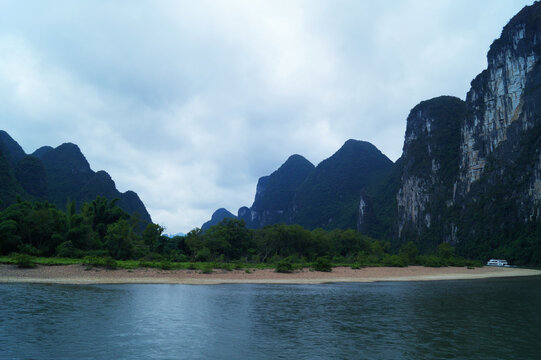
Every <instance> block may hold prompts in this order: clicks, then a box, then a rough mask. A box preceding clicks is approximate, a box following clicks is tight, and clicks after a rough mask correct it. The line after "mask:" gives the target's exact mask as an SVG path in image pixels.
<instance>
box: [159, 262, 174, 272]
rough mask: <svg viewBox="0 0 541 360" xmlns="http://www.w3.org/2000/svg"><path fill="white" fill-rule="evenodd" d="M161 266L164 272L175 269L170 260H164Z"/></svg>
mask: <svg viewBox="0 0 541 360" xmlns="http://www.w3.org/2000/svg"><path fill="white" fill-rule="evenodd" d="M159 266H160V269H162V270H171V269H172V268H173V264H171V262H170V261H169V260H162V261H161V262H160V265H159Z"/></svg>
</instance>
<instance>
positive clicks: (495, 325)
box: [0, 277, 541, 359]
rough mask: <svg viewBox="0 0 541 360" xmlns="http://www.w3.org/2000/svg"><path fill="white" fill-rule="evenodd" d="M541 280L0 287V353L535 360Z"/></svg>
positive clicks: (100, 356)
mask: <svg viewBox="0 0 541 360" xmlns="http://www.w3.org/2000/svg"><path fill="white" fill-rule="evenodd" d="M540 305H541V277H528V278H516V279H490V280H475V281H445V282H409V283H407V282H397V283H372V284H325V285H217V286H216V285H214V286H190V285H93V286H71V285H38V284H0V358H1V359H10V358H14V359H19V358H20V359H75V358H78V359H133V358H141V359H254V358H258V359H280V358H283V359H291V358H294V359H451V358H452V359H538V358H539V354H541V344H540V341H539V338H540V336H539V335H541V309H540Z"/></svg>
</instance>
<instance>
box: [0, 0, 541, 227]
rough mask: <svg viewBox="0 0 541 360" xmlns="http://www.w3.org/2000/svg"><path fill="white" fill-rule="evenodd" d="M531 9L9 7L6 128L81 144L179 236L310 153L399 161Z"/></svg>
mask: <svg viewBox="0 0 541 360" xmlns="http://www.w3.org/2000/svg"><path fill="white" fill-rule="evenodd" d="M530 3H532V1H520V0H513V1H509V0H484V1H483V0H477V1H471V0H448V1H445V0H441V1H435V0H428V1H420V0H411V1H409V0H403V1H400V0H397V1H385V2H383V1H382V2H376V1H358V0H352V1H347V0H336V1H335V0H328V1H318V0H306V1H292V0H286V1H270V0H269V1H255V0H246V1H232V0H227V1H201V0H197V1H131V0H130V1H95V0H92V1H72V0H66V1H41V0H40V1H1V0H0V129H3V130H6V131H7V132H8V133H9V134H10V135H11V136H12V137H13V138H14V139H15V140H16V141H18V142H19V144H21V146H22V147H23V148H24V150H25V151H26V152H27V153H31V152H33V151H34V150H35V149H37V148H39V147H41V146H42V145H51V146H54V147H56V146H58V145H60V144H62V143H64V142H73V143H76V144H78V145H79V147H80V148H81V150H82V152H83V153H84V154H85V156H86V158H87V159H88V161H89V163H90V165H91V167H92V168H93V169H94V170H95V171H98V170H105V171H107V172H108V173H109V174H110V175H111V176H112V178H113V179H114V180H115V182H116V185H117V188H118V189H119V190H120V191H122V192H124V191H126V190H134V191H136V192H137V193H138V194H139V196H140V197H141V199H142V201H143V202H144V203H145V205H146V207H147V209H148V211H149V212H150V214H151V216H152V219H153V220H154V222H157V223H159V224H161V225H163V226H165V227H166V229H167V230H166V232H168V233H176V232H188V231H189V230H191V229H192V228H194V227H199V226H201V224H202V223H203V222H204V221H206V220H208V219H209V218H210V216H211V214H212V212H213V211H214V210H215V209H217V208H220V207H225V208H227V209H228V210H230V211H232V212H233V213H236V211H237V209H238V208H239V207H240V206H243V205H247V206H250V205H251V204H252V202H253V197H254V194H255V186H256V183H257V179H258V178H259V177H260V176H263V175H268V174H270V173H271V172H272V171H274V170H275V169H277V168H278V167H279V166H280V165H281V164H282V163H283V162H284V161H285V160H286V159H287V158H288V156H289V155H291V154H294V153H297V154H301V155H303V156H305V157H306V158H307V159H308V160H310V161H311V162H312V163H314V164H315V165H317V164H318V163H319V162H320V161H322V160H324V159H325V158H327V157H329V156H331V155H332V154H333V153H334V152H335V151H336V150H338V148H339V147H340V146H341V145H342V144H343V143H344V142H345V141H346V140H347V139H350V138H354V139H359V140H365V141H369V142H371V143H373V144H374V145H375V146H377V147H378V148H379V149H380V150H381V151H382V152H383V153H384V154H386V155H387V156H388V157H389V158H390V159H391V160H393V161H395V160H396V159H397V158H398V157H399V156H400V154H401V151H402V144H403V138H404V131H405V127H406V117H407V115H408V113H409V110H410V109H411V108H412V107H413V106H415V105H416V104H417V103H419V102H420V101H422V100H426V99H430V98H432V97H435V96H439V95H454V96H457V97H460V98H462V99H464V98H465V95H466V92H467V91H468V89H469V86H470V85H469V84H470V81H471V80H472V79H473V77H474V76H475V75H477V74H478V73H479V72H481V71H482V70H483V69H484V68H485V67H486V52H487V50H488V48H489V46H490V44H491V42H492V41H493V40H494V39H495V38H497V37H499V35H500V32H501V29H502V27H503V26H504V25H505V24H506V23H507V21H509V19H510V18H511V17H512V16H513V15H514V14H515V13H516V12H518V11H519V10H520V9H521V8H522V7H523V6H524V5H527V4H530Z"/></svg>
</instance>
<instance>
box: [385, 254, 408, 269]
mask: <svg viewBox="0 0 541 360" xmlns="http://www.w3.org/2000/svg"><path fill="white" fill-rule="evenodd" d="M383 265H385V266H392V267H406V266H408V262H407V260H406V259H405V258H404V257H402V256H398V255H385V256H384V257H383Z"/></svg>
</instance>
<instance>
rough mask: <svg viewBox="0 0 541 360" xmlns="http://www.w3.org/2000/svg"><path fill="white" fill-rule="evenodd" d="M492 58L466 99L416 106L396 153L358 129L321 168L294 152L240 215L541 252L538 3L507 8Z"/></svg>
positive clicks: (461, 246) (260, 222)
mask: <svg viewBox="0 0 541 360" xmlns="http://www.w3.org/2000/svg"><path fill="white" fill-rule="evenodd" d="M487 58H488V68H487V69H486V70H484V71H482V72H481V73H480V74H479V75H478V76H477V77H476V78H475V79H474V80H473V81H472V83H471V89H470V91H469V92H468V94H467V96H466V101H463V100H461V99H458V98H455V97H450V96H441V97H437V98H434V99H430V100H427V101H423V102H421V103H420V104H418V105H417V106H415V107H414V108H413V109H412V110H411V112H410V114H409V116H408V118H407V129H406V134H405V140H404V147H403V154H402V156H401V158H400V159H399V160H397V161H396V162H395V163H392V162H391V161H390V160H389V159H388V158H387V157H386V156H385V155H383V154H382V153H381V152H380V151H379V150H378V149H377V148H376V147H374V146H373V145H371V144H369V143H366V142H362V141H356V140H348V141H347V142H346V143H345V144H344V145H343V146H342V148H340V149H339V150H338V151H337V152H336V153H335V154H334V155H332V156H331V157H330V158H328V159H327V160H324V161H322V162H321V163H320V164H318V165H317V166H316V167H314V166H313V165H312V164H310V163H309V162H308V161H307V160H306V159H304V158H303V157H302V156H299V155H294V156H292V157H290V158H289V159H288V160H287V161H286V162H285V163H284V164H283V165H282V166H281V167H280V168H279V169H278V170H276V171H275V172H274V173H272V174H271V175H269V176H264V177H262V178H260V179H259V182H258V185H257V189H256V194H255V200H254V203H253V204H252V206H251V207H242V208H240V209H239V210H238V213H237V217H238V218H239V219H242V220H244V221H245V222H246V224H247V226H249V227H252V228H259V227H263V226H265V225H269V224H275V223H286V224H300V225H302V226H305V227H307V228H309V229H314V228H318V227H321V228H324V229H333V228H356V229H359V230H360V231H361V232H363V233H365V234H368V235H371V236H374V237H377V238H381V239H388V240H391V241H392V243H393V245H394V246H395V247H398V246H400V244H403V243H404V242H406V241H414V242H415V243H417V244H418V246H420V247H421V248H422V249H431V248H434V247H435V246H436V245H437V244H438V243H440V242H442V241H446V242H449V243H451V244H453V245H456V246H457V249H458V250H459V251H460V252H461V253H463V254H467V255H468V256H476V257H478V256H486V255H487V254H493V255H494V256H496V255H497V254H500V255H501V256H502V257H508V258H521V259H523V260H524V261H525V262H529V261H531V260H532V259H533V258H535V261H539V260H540V258H541V113H540V112H541V110H540V109H541V90H540V89H541V63H540V58H541V3H538V2H536V3H534V4H533V5H531V6H527V7H525V8H524V9H523V10H521V11H520V12H519V13H518V14H517V15H516V16H515V17H513V18H512V19H511V21H510V22H509V23H508V24H507V25H506V26H505V27H504V29H503V31H502V34H501V36H500V38H499V39H497V40H495V41H494V43H493V44H492V45H491V47H490V51H489V52H488V56H487ZM219 214H220V216H219V217H218V216H217V217H215V220H217V219H218V218H223V217H224V216H233V215H232V214H230V213H229V214H230V215H228V214H227V213H226V212H225V211H224V209H221V210H220V213H219ZM213 218H214V217H213ZM207 226H208V224H207Z"/></svg>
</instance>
